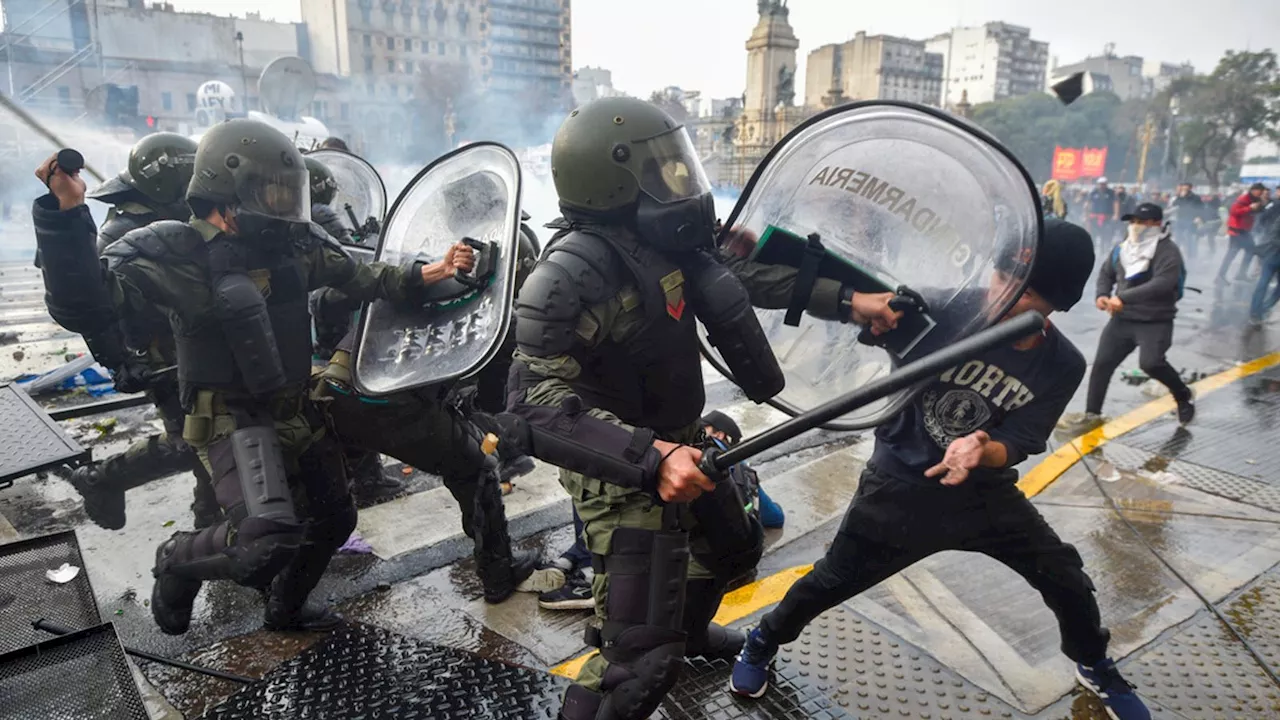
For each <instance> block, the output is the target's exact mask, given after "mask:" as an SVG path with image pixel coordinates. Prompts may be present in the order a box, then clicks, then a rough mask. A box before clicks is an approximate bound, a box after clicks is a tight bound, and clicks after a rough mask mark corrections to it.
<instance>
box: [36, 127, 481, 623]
mask: <svg viewBox="0 0 1280 720" xmlns="http://www.w3.org/2000/svg"><path fill="white" fill-rule="evenodd" d="M38 174H39V175H41V179H42V180H45V181H46V184H47V185H48V186H49V187H50V189H51V194H49V195H46V196H43V197H41V198H39V199H38V200H37V201H36V206H35V208H34V211H33V214H34V219H35V225H36V233H37V241H38V242H39V244H40V247H41V250H42V252H44V253H45V255H46V258H45V259H46V262H48V261H49V259H50V257H49V253H48V251H49V249H50V248H54V247H57V246H59V245H60V244H61V245H74V244H75V243H76V242H77V237H78V236H81V235H83V234H87V233H91V232H92V231H93V229H92V228H93V226H92V219H91V218H90V217H89V214H88V211H87V210H86V209H85V208H84V207H83V191H84V184H83V181H81V180H80V179H79V178H78V176H77V175H76V174H75V173H73V174H70V175H68V174H67V173H66V172H65V171H64V170H62V169H61V168H59V167H57V165H56V159H55V160H51V161H50V163H48V164H47V165H45V166H43V167H42V168H41V169H40V170H39V171H38ZM186 197H187V203H188V205H189V206H190V207H191V210H192V213H193V219H192V220H191V221H190V222H189V223H180V222H170V221H166V222H157V223H153V224H152V225H150V226H148V227H146V228H142V229H139V230H135V231H133V232H131V233H129V234H127V235H126V236H125V237H124V238H122V239H121V241H119V242H117V243H114V244H113V245H112V246H111V248H109V251H108V253H107V259H108V271H107V272H106V273H105V275H104V274H102V273H100V272H99V273H98V274H97V275H96V280H97V282H96V283H87V287H86V288H85V290H84V292H83V293H82V296H83V297H86V298H88V296H90V295H92V294H93V293H99V295H100V297H101V296H105V299H106V301H107V304H108V307H110V308H111V309H113V310H114V314H115V317H114V318H112V317H110V316H107V320H108V324H110V322H111V321H112V320H113V319H114V320H118V321H119V322H120V323H121V324H122V325H123V326H124V327H125V328H126V332H125V337H126V338H129V337H132V331H130V330H129V329H128V328H129V327H130V324H131V322H132V320H133V318H134V317H135V316H136V314H137V312H138V311H139V310H140V309H141V308H145V307H149V306H159V307H162V308H165V309H166V310H167V312H168V313H169V317H170V322H171V326H172V328H173V333H174V339H175V341H176V345H177V355H178V365H179V369H178V376H179V382H180V386H181V395H182V403H183V407H184V409H185V410H186V413H187V415H186V421H185V429H184V433H183V437H184V439H185V440H186V441H187V442H188V443H189V444H190V445H191V446H192V447H194V448H196V450H197V452H198V453H199V456H200V459H201V461H202V462H204V463H205V465H206V467H207V468H208V469H209V471H210V474H211V475H212V477H213V478H214V483H215V488H216V490H217V495H218V499H219V500H220V501H221V502H222V504H223V507H224V509H225V511H226V514H227V520H226V521H225V522H223V523H220V524H218V525H216V526H214V527H210V528H206V529H204V530H201V531H198V532H178V533H175V534H174V535H173V536H172V537H170V538H169V539H167V540H165V541H164V542H163V543H162V544H161V545H160V546H159V548H157V550H156V564H155V567H154V569H153V570H152V573H153V574H154V576H155V585H154V587H153V589H152V593H151V610H152V615H153V616H154V618H155V620H156V623H157V625H159V626H160V628H161V630H163V631H164V632H166V633H169V634H180V633H183V632H185V631H186V630H187V628H188V626H189V624H190V620H191V609H192V604H193V603H194V601H195V598H196V595H197V594H198V593H199V591H200V588H201V586H202V584H203V583H204V582H205V581H209V580H223V579H229V580H233V581H235V582H237V583H239V584H241V585H245V586H249V587H256V588H262V589H266V590H268V595H267V604H266V611H265V618H264V619H265V625H266V626H267V627H268V628H269V629H326V628H331V627H333V626H334V625H335V624H336V623H337V622H338V621H339V618H337V616H335V615H334V614H333V613H331V612H330V611H329V610H328V609H320V608H308V607H307V605H306V600H307V596H308V595H309V594H310V592H311V590H312V589H313V588H314V587H315V585H316V583H318V582H319V580H320V577H321V575H322V574H323V573H324V570H325V568H326V567H327V566H328V563H329V559H330V558H331V557H332V555H333V553H334V552H335V551H336V550H337V548H338V547H339V546H340V545H341V544H342V543H343V542H344V541H345V540H346V539H347V537H348V536H349V535H350V533H351V531H352V529H353V528H354V527H355V521H356V512H355V506H354V504H353V503H352V500H351V494H350V491H349V488H348V485H347V479H346V474H345V470H344V467H343V461H342V448H341V446H340V445H339V443H338V442H337V441H336V440H334V439H333V437H332V435H331V434H327V433H325V432H324V422H323V418H322V417H321V414H320V413H319V412H318V411H317V409H316V408H315V407H314V406H313V405H312V403H311V402H310V401H309V398H308V396H307V393H306V389H307V387H308V384H309V381H310V366H311V362H310V358H311V337H310V326H311V323H310V317H309V315H308V309H307V292H308V290H310V289H312V288H316V287H321V286H331V287H338V288H341V289H342V290H343V291H344V292H345V293H347V294H348V295H350V296H352V297H355V298H360V299H374V298H385V299H389V300H393V301H405V302H409V301H412V300H413V299H414V298H416V297H417V296H418V294H420V293H421V292H422V291H423V288H424V287H425V286H427V285H430V284H432V283H434V282H438V281H440V280H444V279H446V278H451V277H452V276H453V274H454V272H455V271H456V270H457V269H459V268H461V269H466V268H469V267H470V266H471V264H472V263H473V262H474V259H473V257H472V254H471V251H470V249H469V248H467V247H466V246H455V247H453V248H451V249H450V250H449V252H448V253H447V254H446V256H445V257H444V258H443V259H442V260H440V261H437V262H433V263H429V264H423V263H415V264H413V265H412V266H410V267H408V268H404V269H401V268H394V267H387V266H370V265H361V264H359V263H356V262H354V261H352V260H351V259H350V258H349V257H348V256H346V255H344V254H343V253H341V252H340V251H339V250H337V249H336V248H333V247H331V246H330V245H329V244H328V242H327V238H322V237H318V236H317V235H316V234H313V233H311V232H310V226H309V224H308V222H307V221H308V220H309V215H310V206H311V203H310V198H309V181H308V176H307V172H306V167H305V164H304V162H303V158H302V154H301V153H300V152H299V151H298V150H297V148H295V147H294V146H293V144H292V143H291V142H290V141H289V139H288V138H287V137H285V136H284V135H283V134H281V133H280V132H279V131H278V130H275V129H274V128H271V127H269V126H267V125H265V124H263V123H259V122H255V121H252V120H242V119H238V120H231V121H229V122H226V123H223V124H221V125H219V126H217V127H215V128H213V129H211V130H210V131H209V132H208V133H207V134H206V135H205V136H204V137H203V138H202V139H201V141H200V144H199V148H198V150H197V152H196V157H195V166H194V175H193V178H192V181H191V184H190V186H189V188H188V191H187V196H186ZM55 255H56V256H57V257H56V259H57V260H58V264H60V265H62V266H63V267H59V268H51V271H52V272H53V273H54V274H56V275H59V276H78V277H81V278H84V279H85V280H86V281H88V280H91V279H95V275H94V270H93V269H92V268H88V267H84V266H83V265H77V264H76V263H77V262H82V261H83V257H82V255H75V254H70V253H67V254H61V255H59V254H57V253H55ZM93 261H94V264H95V265H96V258H93ZM65 289H66V288H59V290H65ZM89 299H93V298H89ZM101 317H102V316H100V319H101ZM295 494H296V495H297V496H298V497H297V499H296V500H295Z"/></svg>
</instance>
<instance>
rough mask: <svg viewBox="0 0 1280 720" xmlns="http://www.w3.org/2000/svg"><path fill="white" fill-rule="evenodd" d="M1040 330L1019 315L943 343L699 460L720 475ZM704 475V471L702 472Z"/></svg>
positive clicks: (1034, 318)
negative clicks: (801, 436) (822, 426)
mask: <svg viewBox="0 0 1280 720" xmlns="http://www.w3.org/2000/svg"><path fill="white" fill-rule="evenodd" d="M1043 327H1044V316H1043V315H1041V314H1040V313H1038V312H1029V313H1023V314H1022V315H1019V316H1018V317H1015V318H1013V319H1012V320H1008V321H1006V322H1002V323H1000V324H998V325H996V326H995V327H991V328H987V329H986V330H983V331H981V332H978V333H975V334H973V335H971V336H970V337H967V338H965V339H964V340H961V341H959V342H956V343H953V344H951V345H948V346H947V347H945V348H943V349H941V350H939V351H937V352H935V353H931V354H929V355H926V356H924V357H922V358H920V359H919V360H916V361H915V362H912V363H909V364H907V365H903V366H902V367H900V368H898V369H897V370H894V371H893V372H891V373H889V374H888V375H886V376H884V377H882V378H879V379H878V380H872V381H871V382H869V383H867V384H866V385H863V386H862V387H860V388H858V389H857V390H853V391H850V392H849V393H847V394H845V395H841V396H840V397H838V398H836V399H835V400H832V401H831V402H829V403H826V404H823V405H819V406H818V407H816V408H814V409H812V410H810V411H808V412H806V413H804V414H802V415H797V416H795V417H793V418H791V419H790V420H788V421H786V422H784V423H782V424H781V425H777V426H775V427H771V428H769V429H768V430H765V431H764V432H762V433H760V434H759V435H756V436H753V437H750V438H747V439H746V440H743V441H742V442H741V443H739V444H737V445H735V446H733V447H731V448H729V449H728V450H726V451H724V452H722V453H705V452H704V453H703V457H704V459H705V458H708V457H710V459H711V462H712V464H713V465H714V467H713V468H710V469H711V470H712V471H713V472H715V473H716V474H723V472H724V471H725V470H727V469H728V468H730V467H733V466H734V465H737V464H738V463H740V462H742V461H743V460H747V459H750V458H752V457H755V456H756V455H759V454H760V453H762V452H764V451H765V450H768V449H769V448H772V447H776V446H777V445H780V444H782V443H784V442H786V441H787V440H790V439H791V438H793V437H795V436H797V435H799V434H800V433H803V432H807V431H809V430H812V429H814V428H816V427H818V426H820V425H824V424H826V423H828V422H830V421H832V420H834V419H836V418H838V417H840V416H841V415H844V414H845V413H848V412H852V411H854V410H857V409H858V408H860V407H863V406H865V405H869V404H871V403H873V402H876V401H877V400H881V399H884V398H886V397H888V396H890V395H892V394H894V393H896V392H898V391H899V390H904V389H906V388H909V387H911V386H912V385H914V384H916V383H918V382H920V381H921V380H924V379H926V378H929V377H932V376H934V375H939V374H941V373H943V372H945V371H946V370H947V369H948V368H952V367H955V366H956V365H959V364H960V363H962V362H965V361H966V360H971V359H973V357H974V356H976V355H980V354H982V353H984V352H986V351H987V350H989V349H991V348H994V347H999V346H1001V345H1009V344H1011V343H1013V342H1016V341H1017V340H1019V339H1021V338H1024V337H1026V336H1028V335H1030V334H1032V333H1035V332H1038V331H1039V330H1040V329H1041V328H1043ZM704 472H706V470H705V469H704Z"/></svg>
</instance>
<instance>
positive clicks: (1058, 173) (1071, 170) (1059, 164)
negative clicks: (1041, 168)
mask: <svg viewBox="0 0 1280 720" xmlns="http://www.w3.org/2000/svg"><path fill="white" fill-rule="evenodd" d="M1080 154H1081V153H1080V150H1079V149H1078V148H1064V147H1055V148H1054V149H1053V179H1054V180H1075V179H1076V178H1078V177H1080V165H1081V162H1080Z"/></svg>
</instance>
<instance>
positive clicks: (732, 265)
mask: <svg viewBox="0 0 1280 720" xmlns="http://www.w3.org/2000/svg"><path fill="white" fill-rule="evenodd" d="M551 166H552V175H553V177H554V178H555V185H556V192H557V194H558V195H559V198H560V208H561V211H562V213H563V218H562V219H560V220H559V221H557V222H555V223H552V225H551V227H555V228H556V229H557V230H558V232H557V233H556V235H555V236H554V237H553V238H552V239H551V240H550V241H549V242H548V244H547V250H546V251H545V252H544V254H543V258H542V260H541V261H540V262H539V264H538V265H537V267H535V268H534V271H533V273H532V274H531V275H530V277H529V279H528V280H527V281H526V282H525V285H524V287H523V288H522V289H521V291H520V294H519V297H518V298H517V300H516V336H517V345H518V347H517V350H516V353H515V363H514V365H513V368H512V388H511V394H510V404H509V410H510V411H511V414H510V415H503V416H502V417H501V420H502V421H503V422H504V424H505V427H506V430H507V432H508V433H509V435H510V436H512V437H514V438H515V439H516V440H517V441H518V442H523V443H527V444H528V446H529V447H531V448H532V450H533V453H534V454H535V455H536V456H537V457H539V458H540V459H543V460H546V461H548V462H551V463H554V464H556V465H559V466H561V468H562V470H561V476H560V477H561V483H562V484H563V485H564V487H565V489H566V490H568V492H569V494H570V495H571V497H572V498H573V501H574V505H575V507H576V508H577V510H578V514H579V515H580V516H581V518H582V520H583V523H584V526H585V528H584V535H585V539H586V544H587V548H588V549H589V550H590V551H591V553H592V555H593V560H592V565H593V568H594V569H595V571H596V572H595V579H594V581H593V595H594V597H595V601H596V615H597V617H598V619H599V620H600V622H601V626H600V627H599V628H598V629H592V630H589V631H588V637H587V641H588V643H589V644H592V645H595V646H597V647H600V648H601V650H600V653H599V654H598V655H596V656H593V657H592V659H590V660H588V661H587V663H586V665H584V666H583V668H582V670H581V672H580V673H579V675H578V678H577V681H576V683H575V684H574V685H573V686H571V687H570V688H569V690H568V691H567V692H566V694H565V699H564V706H563V708H562V710H561V717H562V718H566V719H567V720H585V719H587V718H592V719H597V720H606V719H614V718H645V717H648V716H649V714H650V713H651V712H652V711H653V710H654V709H655V708H656V707H657V705H658V703H659V702H660V701H661V699H662V697H663V696H664V695H665V694H666V692H667V691H668V690H669V689H670V688H671V687H672V686H673V685H674V683H675V681H676V677H677V675H678V672H679V668H680V665H681V663H682V656H686V655H687V656H695V655H701V656H705V657H716V658H722V659H726V660H728V659H731V658H732V657H733V656H734V655H735V654H736V653H737V652H738V650H739V649H740V648H741V646H742V642H743V637H742V635H741V633H738V632H736V631H732V630H727V629H725V628H721V627H719V626H717V625H714V624H713V623H711V619H712V617H713V616H714V615H715V613H716V610H717V608H718V607H719V604H720V600H721V598H722V596H723V592H724V589H725V586H726V584H727V582H728V581H729V580H730V579H732V578H734V577H737V576H738V575H740V574H742V573H743V572H744V571H745V570H747V569H749V568H750V567H751V566H754V564H755V562H756V561H758V559H759V557H760V552H761V549H762V547H761V541H760V533H759V529H758V525H756V526H755V528H751V525H750V521H749V519H748V518H746V517H745V513H744V511H743V507H742V502H741V499H740V498H739V499H737V501H736V502H737V504H736V507H735V505H734V502H733V496H732V493H733V492H734V491H733V490H732V486H733V484H732V483H721V484H720V485H717V486H713V485H712V483H711V481H710V480H709V479H708V478H707V477H706V476H705V475H704V474H703V473H702V472H701V471H700V470H699V469H698V463H699V461H700V459H701V451H700V449H699V448H700V446H701V443H702V439H701V438H700V431H701V428H700V427H699V418H700V416H701V413H702V409H703V403H704V399H705V398H704V386H703V381H702V373H701V363H700V359H699V349H698V338H697V329H696V324H695V322H694V319H695V317H696V318H697V319H698V320H699V321H701V322H702V324H703V325H704V326H705V327H706V329H707V333H708V335H709V337H710V339H711V341H712V342H713V343H714V344H716V346H717V348H718V349H719V350H720V355H721V356H722V357H723V358H725V360H726V362H729V363H730V364H731V368H730V369H731V370H733V373H734V377H735V380H736V381H737V382H738V383H739V384H740V385H741V386H742V387H743V389H744V391H745V392H746V394H747V396H748V397H749V398H751V399H754V400H757V401H759V400H762V399H765V398H767V397H770V396H771V395H772V394H775V393H777V392H778V391H779V390H780V389H781V387H782V382H783V378H782V375H781V370H780V369H779V367H778V364H777V361H776V359H775V358H774V356H773V353H772V350H771V349H770V348H769V345H768V343H767V340H766V338H765V336H764V333H763V331H762V330H761V328H760V325H759V322H758V321H757V320H756V317H755V314H754V311H753V310H752V309H751V304H752V303H754V304H756V305H759V306H762V307H786V306H787V303H788V301H789V300H790V297H791V291H792V289H793V288H794V286H795V276H796V271H795V270H794V269H792V268H786V267H782V266H772V267H767V268H766V267H762V266H755V265H754V264H752V263H750V262H748V261H747V260H746V259H744V258H732V259H730V258H728V257H727V256H725V257H721V256H718V255H717V253H716V251H715V247H714V232H713V230H714V226H715V214H714V205H713V203H712V198H711V193H710V185H709V183H708V182H707V180H706V178H705V177H704V175H703V172H702V167H701V165H700V163H699V160H698V157H697V155H696V153H695V151H694V149H693V146H692V143H691V142H690V140H689V137H688V134H687V132H686V131H685V129H684V128H683V127H682V126H681V125H679V124H678V123H676V122H675V121H674V120H673V119H672V118H671V117H669V116H668V115H667V114H666V113H665V112H663V111H662V110H660V109H659V108H657V107H655V106H653V105H651V104H649V103H646V102H643V101H640V100H636V99H633V98H607V99H602V100H597V101H595V102H592V103H588V104H587V105H584V106H582V107H580V108H578V109H577V110H574V111H573V112H572V113H571V114H570V116H569V117H568V118H567V119H566V120H565V121H564V123H563V124H562V125H561V127H560V129H559V131H558V132H557V133H556V136H555V140H554V142H553V144H552V151H551ZM890 297H891V296H890V295H888V294H882V295H881V294H878V295H863V294H860V293H855V292H853V291H852V289H850V288H842V287H841V286H840V285H839V284H838V283H836V282H835V281H832V280H827V279H819V280H818V281H817V283H816V285H815V286H814V287H813V290H812V292H811V294H810V296H809V300H808V303H807V309H808V311H809V312H810V314H812V315H814V316H817V317H820V318H824V319H837V318H840V317H845V318H847V319H850V320H854V321H856V322H872V321H874V328H875V329H877V330H884V329H886V328H888V327H893V326H894V325H896V318H897V314H896V313H894V312H893V311H892V310H890V309H889V307H888V300H889V299H890ZM704 493H706V494H705V495H704ZM726 493H728V494H727V495H726ZM726 500H727V501H726ZM708 525H712V526H714V528H715V531H714V532H706V531H704V529H706V528H707V527H708ZM729 528H748V529H749V530H748V531H744V532H734V533H730V532H727V530H728V529H729ZM690 553H691V554H692V556H693V559H692V560H690V559H689V556H690ZM686 578H687V582H685V581H686ZM682 582H684V592H672V591H669V590H667V589H669V588H672V587H679V586H680V584H681V583H682Z"/></svg>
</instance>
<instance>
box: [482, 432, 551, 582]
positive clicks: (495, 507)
mask: <svg viewBox="0 0 1280 720" xmlns="http://www.w3.org/2000/svg"><path fill="white" fill-rule="evenodd" d="M496 464H497V463H496V460H495V459H494V458H492V457H489V458H487V464H486V466H485V469H484V471H483V472H482V473H481V475H480V481H479V484H478V485H477V486H476V489H475V505H474V506H473V510H472V514H471V515H472V522H473V523H474V525H473V527H472V539H473V540H474V541H475V559H476V573H477V574H478V575H479V576H480V582H481V584H483V585H484V601H485V602H487V603H491V604H493V603H500V602H502V601H503V600H506V599H507V598H509V597H511V593H513V592H515V590H516V587H517V586H518V585H519V584H520V583H522V582H524V580H525V578H527V577H529V576H530V575H531V574H533V571H534V570H535V569H536V568H537V558H536V557H534V556H533V555H532V554H528V553H514V552H512V550H511V534H510V533H509V532H508V530H507V511H506V507H505V506H504V505H503V502H502V488H501V487H500V486H499V485H498V475H497V469H496V467H495V466H496Z"/></svg>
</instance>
